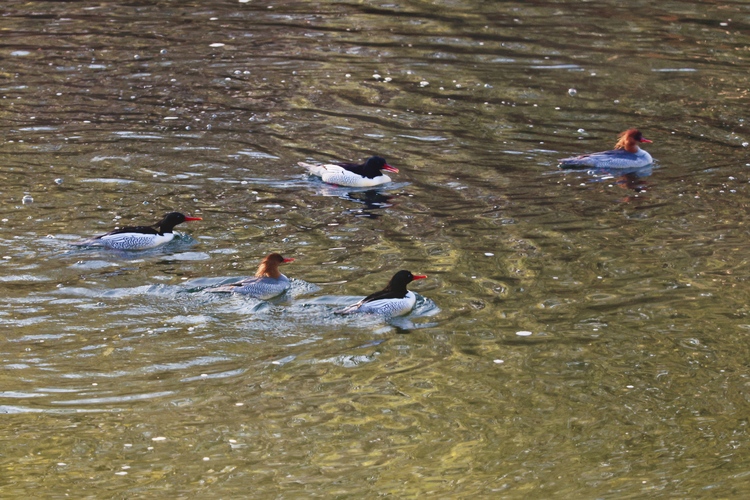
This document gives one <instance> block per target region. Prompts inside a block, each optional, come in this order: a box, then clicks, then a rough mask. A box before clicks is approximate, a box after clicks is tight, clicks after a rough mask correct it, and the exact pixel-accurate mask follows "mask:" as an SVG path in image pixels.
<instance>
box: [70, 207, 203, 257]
mask: <svg viewBox="0 0 750 500" xmlns="http://www.w3.org/2000/svg"><path fill="white" fill-rule="evenodd" d="M194 220H203V219H201V218H200V217H188V216H186V215H184V214H181V213H180V212H170V213H168V214H167V215H165V216H164V218H163V219H162V220H160V221H159V222H157V223H156V224H153V225H151V226H127V227H123V228H121V229H115V230H114V231H110V232H109V233H107V234H103V235H101V236H95V237H93V238H88V239H85V240H81V241H76V242H74V243H72V244H73V245H76V246H96V247H105V248H111V249H114V250H146V249H149V248H154V247H158V246H159V245H164V244H165V243H169V242H170V241H172V239H173V238H174V233H173V232H172V230H173V229H174V227H175V226H176V225H177V224H182V223H183V222H189V221H194Z"/></svg>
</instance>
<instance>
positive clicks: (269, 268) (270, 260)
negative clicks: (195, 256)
mask: <svg viewBox="0 0 750 500" xmlns="http://www.w3.org/2000/svg"><path fill="white" fill-rule="evenodd" d="M287 262H294V259H288V258H284V257H282V256H281V255H279V254H277V253H270V254H268V255H266V258H265V259H263V262H261V263H260V266H258V271H257V272H256V273H255V276H253V277H252V278H248V279H244V280H242V281H238V282H236V283H229V284H228V285H221V286H217V287H215V288H210V289H208V290H206V291H207V292H228V293H241V294H243V295H249V296H251V297H255V298H256V299H261V300H268V299H270V298H272V297H276V296H277V295H281V294H282V293H284V292H286V291H287V290H288V289H289V287H290V286H291V282H290V281H289V278H287V277H286V276H284V275H283V274H281V272H279V265H280V264H285V263H287Z"/></svg>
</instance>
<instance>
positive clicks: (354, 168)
mask: <svg viewBox="0 0 750 500" xmlns="http://www.w3.org/2000/svg"><path fill="white" fill-rule="evenodd" d="M297 165H299V166H300V167H304V168H306V169H307V171H308V173H310V174H311V175H315V176H317V177H320V178H321V179H323V182H327V183H328V184H337V185H339V186H347V187H372V186H379V185H381V184H385V183H387V182H391V178H390V177H388V176H387V175H385V174H384V173H382V172H381V170H386V171H388V172H395V173H398V169H397V168H395V167H392V166H390V165H388V164H387V163H386V162H385V159H384V158H381V157H380V156H373V157H371V158H368V159H367V161H365V162H364V163H362V164H361V165H357V164H356V163H331V164H325V165H314V164H312V163H305V162H302V161H301V162H299V163H298V164H297Z"/></svg>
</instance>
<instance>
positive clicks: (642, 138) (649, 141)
mask: <svg viewBox="0 0 750 500" xmlns="http://www.w3.org/2000/svg"><path fill="white" fill-rule="evenodd" d="M641 142H647V143H649V144H651V143H652V142H654V141H652V140H650V139H646V138H645V137H641Z"/></svg>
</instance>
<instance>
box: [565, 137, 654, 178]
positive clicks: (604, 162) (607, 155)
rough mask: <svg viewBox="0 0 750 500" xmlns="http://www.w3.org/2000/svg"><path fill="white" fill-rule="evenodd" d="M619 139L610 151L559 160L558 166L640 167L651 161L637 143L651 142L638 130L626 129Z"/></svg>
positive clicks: (648, 155) (649, 156)
mask: <svg viewBox="0 0 750 500" xmlns="http://www.w3.org/2000/svg"><path fill="white" fill-rule="evenodd" d="M618 138H619V140H618V141H617V144H615V149H613V150H612V151H602V152H601V153H592V154H588V155H581V156H575V157H572V158H564V159H562V160H560V165H559V167H560V168H580V167H584V168H603V169H607V168H619V169H622V168H642V167H645V166H647V165H651V163H653V159H652V158H651V155H650V154H648V153H647V152H646V151H644V150H642V149H641V148H640V147H639V146H638V143H641V142H643V143H651V142H653V141H650V140H648V139H646V138H645V137H643V134H641V132H640V130H638V129H634V128H631V129H628V130H626V131H625V132H622V133H621V134H620V135H619V136H618Z"/></svg>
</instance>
